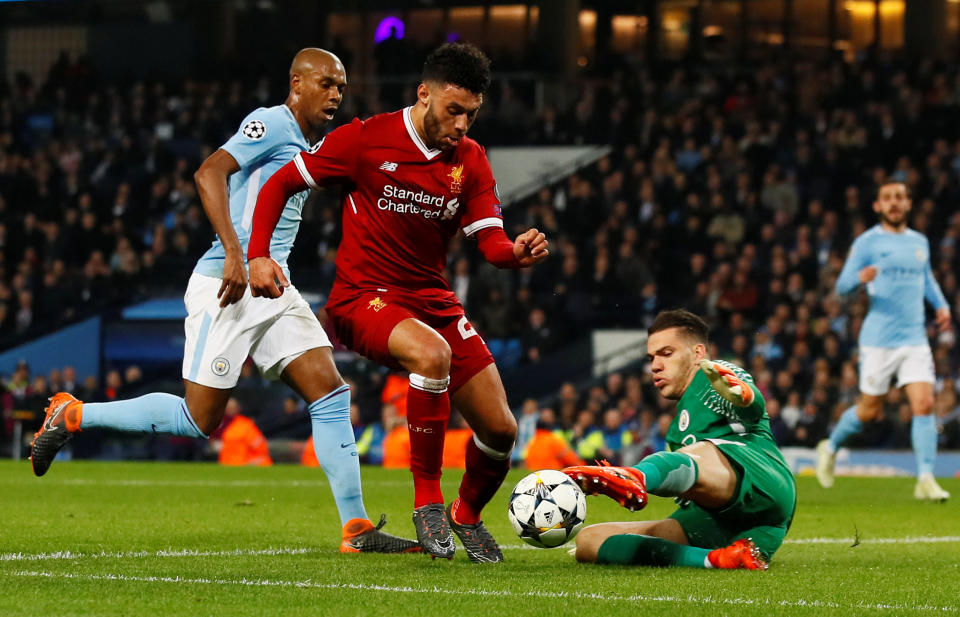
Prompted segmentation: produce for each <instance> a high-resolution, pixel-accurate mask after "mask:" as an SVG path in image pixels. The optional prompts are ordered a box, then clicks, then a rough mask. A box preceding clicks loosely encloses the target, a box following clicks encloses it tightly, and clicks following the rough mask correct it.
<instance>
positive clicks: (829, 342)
mask: <svg viewBox="0 0 960 617" xmlns="http://www.w3.org/2000/svg"><path fill="white" fill-rule="evenodd" d="M618 66H622V67H625V68H622V69H620V70H618V71H617V72H616V73H615V74H614V76H613V77H612V78H609V79H600V80H597V79H584V80H583V81H581V82H580V83H579V84H578V86H579V96H578V97H577V100H576V101H575V102H574V103H573V104H572V105H571V106H570V107H569V108H567V109H554V108H552V107H545V108H544V109H543V110H541V111H540V112H534V111H533V110H532V106H531V104H530V103H529V102H528V101H525V100H521V99H520V98H518V97H516V96H513V95H512V94H510V93H511V90H510V88H509V85H508V84H506V83H504V82H498V83H497V84H495V87H494V92H493V96H492V97H491V100H490V101H489V102H488V103H487V104H486V107H485V109H484V111H483V113H482V115H481V118H480V120H479V122H478V125H477V129H478V130H477V131H476V133H477V138H478V139H479V140H481V142H482V143H484V144H485V145H487V146H496V145H498V144H504V143H510V144H515V143H524V144H584V143H604V144H612V145H613V146H614V150H613V152H612V153H611V154H610V155H609V156H606V157H604V158H602V159H600V160H599V161H598V162H597V163H596V164H594V165H592V166H590V167H588V168H586V169H584V170H581V171H580V172H577V173H575V174H573V175H571V176H569V177H567V178H566V179H564V180H563V181H562V182H560V183H558V184H555V185H553V186H549V187H546V188H544V189H543V190H541V191H540V192H539V193H538V194H537V195H536V196H535V197H533V198H530V199H527V200H525V201H522V202H520V203H516V204H511V205H510V206H509V207H507V208H505V210H504V215H505V219H506V226H507V228H508V232H513V231H514V230H522V229H526V228H527V227H530V226H535V227H537V228H538V229H540V230H541V231H544V232H545V233H546V234H547V236H548V237H549V238H550V241H551V243H552V247H551V250H552V253H553V256H552V257H551V258H550V260H548V262H547V263H546V264H544V265H543V266H541V267H539V268H537V269H534V270H532V271H521V272H504V271H498V270H496V269H495V268H493V267H492V266H489V265H487V264H485V263H483V262H482V258H481V257H480V255H479V254H478V252H477V251H476V250H474V249H473V248H471V247H468V246H466V244H467V243H466V242H461V241H457V242H455V243H454V245H453V247H452V252H451V254H450V258H449V264H450V268H449V269H450V280H451V284H452V285H454V286H455V287H456V289H457V292H458V294H460V297H461V298H463V299H464V300H465V304H466V307H467V311H468V314H470V315H471V318H472V320H473V322H474V323H475V325H476V327H477V329H478V330H479V331H480V332H481V333H482V334H483V335H484V336H485V338H487V339H489V340H490V342H491V347H492V348H494V349H495V350H497V351H498V356H499V357H500V359H501V362H502V363H503V364H504V368H505V370H504V373H505V381H508V382H509V381H510V378H511V373H515V372H523V371H531V372H533V371H536V368H537V365H541V364H543V363H548V362H549V361H550V358H551V357H552V356H553V355H554V354H557V353H563V352H564V350H565V349H568V346H569V345H571V344H574V343H577V342H580V341H582V339H583V336H584V335H585V334H586V332H587V331H589V330H591V329H596V328H640V329H642V328H644V327H646V326H647V325H648V324H649V323H650V321H651V319H652V318H653V316H654V315H655V314H656V312H657V311H658V310H660V309H663V308H670V307H680V306H683V307H686V308H689V309H691V310H693V311H695V312H697V313H699V314H702V315H704V316H706V317H707V318H708V319H709V321H710V322H711V324H712V326H713V340H714V343H715V349H714V350H713V352H712V355H713V356H714V357H718V358H725V359H729V360H731V361H733V362H736V363H738V364H741V365H743V366H744V367H747V368H748V370H750V371H751V372H752V373H753V375H754V376H755V378H756V380H757V383H758V385H759V387H760V389H761V390H762V391H763V392H764V394H765V396H766V398H767V400H768V406H769V409H770V415H771V419H772V424H773V427H774V432H775V434H776V436H777V439H778V440H779V441H780V442H781V443H782V444H783V445H804V446H811V445H814V444H815V443H816V441H817V440H819V439H820V438H822V437H823V436H824V435H825V433H826V431H827V429H828V427H829V426H830V425H831V423H832V422H833V420H834V419H835V418H836V416H837V414H838V413H839V411H842V410H843V409H844V408H845V407H846V406H848V405H849V403H850V402H851V401H852V400H853V398H854V397H855V395H856V392H857V383H856V375H855V368H856V336H857V333H858V331H859V328H860V325H861V323H862V319H863V315H864V314H865V310H866V301H865V298H864V297H855V298H853V299H852V300H850V301H845V300H841V299H838V298H836V297H835V296H834V295H833V294H832V288H833V283H834V280H835V278H836V276H837V274H838V272H839V269H840V266H841V264H842V262H843V258H844V256H845V254H846V251H847V249H848V247H849V244H850V242H851V240H852V238H853V237H855V236H856V235H857V234H859V233H861V232H862V231H864V230H865V229H866V228H867V227H869V226H871V225H872V224H873V222H874V215H873V213H872V210H871V202H872V198H873V195H874V191H875V188H876V186H877V185H878V183H879V182H881V181H883V180H885V179H889V178H892V179H896V180H900V181H904V182H906V183H907V184H908V185H909V187H910V190H911V191H912V193H913V200H914V201H913V203H914V213H913V215H912V219H911V226H912V227H914V228H915V229H917V230H919V231H921V232H923V233H924V234H926V235H927V236H928V237H929V239H930V246H931V251H932V254H931V261H932V264H933V266H934V270H935V275H936V278H937V279H938V281H939V282H940V285H941V286H942V288H943V291H944V293H945V295H946V296H947V298H948V300H949V301H950V303H951V307H952V308H953V314H954V315H956V314H957V310H958V308H960V306H958V301H960V289H958V284H957V277H956V274H955V273H956V271H957V266H958V265H960V264H958V260H960V251H958V247H957V243H958V241H960V213H958V212H957V209H956V205H955V204H956V203H957V202H958V198H960V134H958V128H957V125H956V122H950V121H949V120H950V118H951V117H955V116H956V113H957V111H958V107H960V75H958V74H960V71H958V66H957V65H955V64H940V63H936V62H933V61H923V62H920V63H918V64H911V65H906V64H903V65H901V64H896V63H892V62H891V63H882V64H881V63H867V62H863V63H854V64H846V63H840V62H825V63H817V62H811V61H794V62H769V63H765V64H757V65H750V66H740V67H737V68H734V67H733V66H732V65H729V64H726V65H723V66H722V67H716V68H714V67H711V66H710V65H702V66H698V67H695V68H694V67H689V66H683V65H677V66H672V67H663V66H662V67H661V68H659V69H657V70H651V69H648V68H646V67H643V66H631V65H628V64H627V63H626V62H624V63H620V64H618ZM879 75H883V76H884V77H883V79H880V78H879V77H878V76H879ZM55 76H56V79H54V77H55ZM251 85H254V84H247V83H241V82H239V81H236V82H217V81H210V82H199V81H192V80H185V81H182V82H180V83H163V82H151V81H142V82H136V83H132V84H119V83H108V82H105V81H103V80H100V79H98V78H97V77H96V70H95V68H94V67H91V66H87V65H84V64H83V63H81V62H77V63H74V64H69V65H66V66H60V65H58V66H55V67H53V68H52V69H51V80H50V81H49V82H48V83H47V84H31V83H28V82H24V81H20V82H17V83H14V84H12V85H11V86H10V87H9V88H6V89H3V88H0V92H3V94H2V96H0V350H3V349H9V348H11V347H13V346H15V345H18V344H21V343H23V342H26V341H30V340H34V339H35V338H36V337H37V336H39V335H41V334H43V333H47V332H51V331H54V330H56V329H58V328H60V327H62V326H63V325H65V324H69V323H74V322H76V321H78V320H80V319H81V318H83V317H87V316H91V315H102V316H105V317H107V318H116V317H118V316H119V313H120V309H122V308H123V307H124V306H128V305H129V304H131V303H132V302H134V301H135V300H142V299H148V298H151V297H155V296H160V295H165V294H166V295H169V294H171V293H172V294H173V295H176V294H178V293H182V290H183V288H184V287H185V284H186V280H187V277H188V275H189V272H190V270H191V269H192V267H193V264H194V263H195V261H196V259H197V258H198V257H199V255H200V254H201V253H202V252H203V250H204V249H205V247H206V246H207V243H208V242H209V241H210V239H211V237H212V235H211V231H210V227H209V225H208V224H207V222H206V220H205V218H204V215H203V213H202V210H201V208H200V204H199V201H198V198H197V196H196V191H195V188H194V185H193V180H192V174H193V171H194V170H195V168H196V167H197V165H198V163H199V161H200V160H201V159H202V158H203V157H204V156H205V155H206V154H208V153H209V152H211V151H212V149H214V148H216V147H217V146H218V145H219V144H220V143H222V142H223V141H224V140H225V139H226V137H227V136H228V135H229V134H231V133H232V132H233V131H235V130H236V127H237V124H238V122H239V121H240V119H241V118H242V117H243V115H244V114H245V113H246V112H247V111H248V110H249V109H251V108H253V107H256V106H258V105H260V104H263V103H264V102H270V103H272V102H277V101H279V100H280V98H281V94H280V92H279V91H277V92H268V91H267V90H265V87H264V86H263V82H260V83H259V86H260V87H259V88H255V87H250V86H251ZM347 101H348V103H349V105H348V107H349V108H345V109H343V110H341V112H340V113H339V115H338V118H337V122H345V121H347V120H349V119H350V117H351V116H352V115H353V114H364V113H366V112H367V110H373V109H377V108H379V107H380V105H379V104H378V103H376V102H371V101H366V100H364V101H353V102H351V101H350V95H349V94H348V95H347ZM335 197H336V196H335V195H332V194H324V195H320V196H316V197H314V198H312V200H311V205H310V207H308V209H307V212H306V215H305V221H304V224H303V226H302V231H301V235H300V238H298V242H297V247H298V248H297V250H295V252H294V256H293V259H292V263H291V269H292V271H293V276H294V279H295V280H296V281H297V284H298V287H300V288H301V289H304V290H307V291H311V292H314V293H317V294H320V295H321V296H322V294H323V293H324V292H325V290H326V289H327V288H328V287H329V285H330V283H331V281H332V259H333V257H334V256H335V248H336V242H337V238H338V227H339V222H338V215H337V204H336V199H335ZM930 334H931V337H933V342H934V355H935V360H936V372H937V376H938V382H937V393H938V394H937V403H936V405H937V407H936V409H937V414H938V417H939V421H940V423H941V424H942V426H943V431H942V432H941V447H942V448H957V447H960V406H958V404H957V400H956V398H957V397H956V387H957V385H958V384H957V375H958V370H960V357H958V347H957V346H956V345H955V344H954V335H953V334H951V333H947V334H944V335H940V336H935V335H934V333H933V332H932V331H931V333H930ZM116 368H118V369H119V368H123V369H125V368H126V366H123V367H116ZM111 374H112V373H111V372H105V375H107V377H105V383H104V384H97V383H91V384H87V385H86V388H81V389H79V390H78V391H80V392H83V393H84V395H85V396H93V397H94V398H98V399H99V398H100V397H102V396H103V395H104V393H105V392H106V391H107V390H109V389H111V388H113V389H116V388H117V387H126V385H125V384H126V382H125V381H124V379H123V378H122V377H120V376H119V375H117V376H116V377H114V378H112V379H113V380H114V382H115V383H113V385H111V384H110V383H107V382H106V380H109V379H111V378H110V377H109V376H110V375H111ZM518 374H522V373H518ZM538 374H547V372H545V371H541V372H540V373H538ZM169 376H170V377H175V376H176V375H175V373H174V374H171V375H169ZM84 377H86V376H85V375H80V376H79V378H80V380H81V381H83V378H84ZM589 377H590V372H589V370H585V371H584V372H583V373H582V374H581V375H579V376H578V377H575V378H571V379H572V380H573V381H576V382H578V383H579V382H586V381H585V380H588V378H589ZM379 378H380V377H376V376H375V377H373V378H370V377H369V375H368V376H366V377H364V379H363V380H362V381H361V382H360V383H359V385H358V389H359V390H360V391H361V392H360V396H359V398H360V399H363V400H367V399H368V400H369V401H372V402H370V403H369V404H368V403H364V404H365V412H366V415H367V417H375V416H378V415H379V407H378V405H379V391H372V392H363V390H364V389H365V388H366V389H374V390H375V389H376V388H377V387H378V385H377V384H378V382H377V379H379ZM117 379H119V380H120V381H119V382H118V383H117V382H116V380H117ZM61 381H62V379H61V376H59V375H52V374H51V375H48V376H42V375H31V374H29V372H27V370H26V369H23V368H21V369H18V370H16V371H14V372H12V373H11V374H6V375H3V383H4V392H3V402H2V405H3V410H4V418H5V422H4V423H2V424H0V427H2V430H3V431H4V432H5V433H6V434H7V435H9V431H10V430H11V427H12V412H13V410H19V409H38V408H40V407H42V405H43V398H44V396H45V393H46V391H47V390H49V389H55V387H56V386H55V385H54V384H53V383H52V382H61ZM518 381H519V380H518ZM586 383H588V382H586ZM118 384H119V385H118ZM617 384H619V385H617ZM544 385H545V386H549V387H548V388H547V390H553V391H556V392H560V394H559V395H557V397H555V398H556V400H553V398H551V397H549V396H546V397H544V398H543V400H542V403H543V404H550V405H551V406H554V407H555V409H556V411H557V417H558V418H559V419H560V422H561V423H563V428H564V429H566V430H569V431H580V432H581V433H582V432H583V427H589V426H598V425H600V423H601V422H602V415H603V413H604V412H605V411H606V410H608V409H610V408H616V409H619V410H620V413H621V415H622V417H623V420H624V423H625V425H626V426H627V427H628V428H629V430H631V431H634V432H635V433H636V437H637V440H639V441H640V442H644V443H645V442H646V441H647V440H651V439H653V438H654V437H655V436H656V435H657V428H656V426H657V421H656V419H657V416H658V415H660V414H662V413H669V409H668V407H665V406H664V404H663V403H662V402H661V401H660V400H659V399H658V397H657V396H655V395H654V394H655V393H654V392H653V390H652V387H651V384H650V380H649V377H648V376H647V375H645V373H644V372H643V371H642V370H631V371H629V372H627V373H626V374H623V375H620V377H614V376H608V377H607V378H606V379H605V380H603V383H602V384H600V385H597V386H595V387H582V388H581V389H579V390H577V389H575V388H573V387H572V386H564V387H563V388H562V389H561V388H560V384H559V382H558V383H555V384H549V383H547V384H544ZM547 390H544V391H547ZM508 393H510V392H508ZM524 394H526V392H521V393H519V394H518V393H517V392H514V393H512V397H513V400H512V403H513V404H514V405H516V406H519V405H520V404H521V400H522V396H523V395H524ZM540 394H543V392H541V393H540ZM281 400H282V399H279V398H278V399H277V401H278V404H279V401H281ZM887 407H888V408H887V413H886V420H885V422H884V424H885V426H883V427H879V428H877V430H876V431H873V432H870V433H867V434H865V435H863V436H862V437H861V438H860V439H861V442H860V443H861V444H862V445H872V446H875V447H905V446H906V445H909V444H908V442H909V413H907V414H906V415H904V414H903V410H904V407H905V402H904V401H903V400H902V398H900V397H899V395H898V394H895V393H892V394H891V395H890V396H889V397H888V406H887ZM584 411H586V412H588V413H587V414H583V413H581V412H584ZM580 416H583V417H580ZM7 440H8V438H7V437H4V438H3V442H4V443H6V442H7Z"/></svg>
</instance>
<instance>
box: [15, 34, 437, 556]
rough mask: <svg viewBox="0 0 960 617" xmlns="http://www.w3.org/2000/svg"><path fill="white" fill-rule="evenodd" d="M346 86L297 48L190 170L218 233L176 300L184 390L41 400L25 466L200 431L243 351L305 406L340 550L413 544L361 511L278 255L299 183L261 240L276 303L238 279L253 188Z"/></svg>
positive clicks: (343, 400) (310, 335) (326, 383)
mask: <svg viewBox="0 0 960 617" xmlns="http://www.w3.org/2000/svg"><path fill="white" fill-rule="evenodd" d="M346 85H347V78H346V72H345V71H344V68H343V65H342V64H341V63H340V60H339V59H338V58H337V57H336V56H335V55H333V54H331V53H329V52H326V51H324V50H321V49H315V48H308V49H304V50H302V51H300V52H299V53H298V54H297V55H296V57H295V58H294V60H293V63H292V65H291V67H290V93H289V96H288V97H287V100H286V102H285V103H284V104H283V105H277V106H275V107H261V108H259V109H257V110H255V111H254V112H253V113H251V114H250V115H248V116H247V117H246V118H244V120H243V122H242V124H241V126H240V130H239V131H237V133H236V134H234V135H233V137H231V138H230V139H229V140H228V141H227V142H226V143H225V144H223V146H222V147H221V148H220V149H219V150H217V151H216V152H214V153H213V154H212V155H210V157H209V158H207V160H206V161H204V162H203V165H201V166H200V169H199V170H198V171H197V173H196V174H195V176H194V177H195V179H196V181H197V187H198V191H199V194H200V199H201V201H202V202H203V208H204V211H205V212H206V214H207V217H208V218H209V219H210V222H211V224H212V225H213V228H214V231H216V233H217V236H218V238H217V239H216V240H215V241H214V243H213V246H212V247H211V248H210V249H209V250H208V251H207V252H206V254H204V255H203V257H201V258H200V261H199V262H197V265H196V267H195V268H194V271H193V275H192V276H191V277H190V282H189V283H188V285H187V292H186V294H185V295H184V302H185V304H186V307H187V313H188V316H187V319H186V322H185V323H184V329H185V331H186V343H185V349H184V356H183V380H184V385H185V389H186V395H185V396H184V398H180V397H178V396H174V395H172V394H166V393H160V392H155V393H152V394H147V395H145V396H141V397H139V398H136V399H131V400H127V401H115V402H111V403H83V402H81V401H78V400H77V399H76V398H74V397H73V396H71V395H70V394H68V393H66V392H60V393H57V394H56V395H55V396H54V397H52V398H51V402H50V406H49V407H48V408H47V410H46V411H47V416H46V419H45V421H44V424H43V427H42V428H41V429H40V431H39V432H38V433H37V435H36V437H35V438H34V442H33V448H32V452H31V460H32V462H33V471H34V473H35V474H36V475H38V476H42V475H43V474H44V473H46V471H47V469H48V468H49V466H50V464H51V462H52V461H53V458H54V456H55V455H56V453H57V452H58V451H59V450H60V448H62V447H63V445H64V444H65V443H66V442H67V441H68V440H69V439H70V437H71V435H72V434H74V433H76V432H77V431H80V430H86V429H92V428H110V429H113V430H118V431H127V432H137V433H167V434H172V435H181V436H186V437H195V438H201V439H203V438H206V437H207V436H208V435H209V434H210V433H211V432H212V431H214V430H215V429H216V428H217V427H218V426H219V425H220V422H221V420H222V419H223V415H224V409H225V407H226V404H227V401H228V399H229V397H230V392H231V391H232V389H233V388H234V387H235V386H236V385H237V380H238V378H239V376H240V369H241V367H242V366H243V363H244V361H245V360H246V358H247V356H248V355H249V356H250V357H252V359H253V361H254V363H255V364H256V365H257V367H258V368H259V369H260V371H261V372H262V373H263V374H264V375H265V376H267V377H269V378H272V379H276V378H277V377H280V378H281V379H283V380H284V382H286V383H287V384H288V385H289V386H290V387H291V388H293V390H295V391H296V392H297V394H299V395H300V396H301V397H303V399H304V400H305V401H306V403H307V404H308V410H309V412H310V417H311V421H312V424H313V443H314V448H315V450H316V454H317V459H318V460H319V461H320V465H321V466H322V467H323V470H324V471H325V472H326V474H327V478H328V479H329V481H330V486H331V488H332V489H333V496H334V500H335V501H336V504H337V509H338V510H339V512H340V518H341V525H342V526H343V540H342V542H341V545H340V550H341V552H349V553H357V552H390V553H395V552H419V551H420V545H419V544H418V543H417V542H414V541H411V540H404V539H402V538H397V537H395V536H391V535H389V534H386V533H384V532H382V531H380V527H382V524H383V521H382V520H381V524H380V525H379V526H377V527H374V526H373V524H372V523H371V522H370V521H369V519H368V518H367V513H366V511H365V509H364V506H363V496H362V494H361V489H360V464H359V458H358V456H357V447H356V443H355V442H354V436H353V428H352V426H351V424H350V388H349V386H348V385H347V384H346V383H344V381H343V379H342V378H341V377H340V373H339V372H338V371H337V367H336V365H335V364H334V362H333V352H332V348H331V345H330V341H329V339H328V338H327V335H326V333H325V332H324V330H323V328H322V327H321V326H320V323H319V322H318V321H317V319H316V316H315V315H314V314H313V311H311V309H310V306H309V305H308V304H307V302H306V301H305V300H304V299H303V298H302V297H301V296H300V293H299V292H298V291H297V289H296V288H295V287H293V286H292V285H290V282H289V280H288V279H289V276H290V272H289V270H288V269H287V264H286V261H287V257H288V256H289V254H290V249H291V248H292V247H293V241H294V239H295V238H296V235H297V231H298V229H299V227H300V220H301V216H300V214H301V210H302V208H303V202H304V201H305V200H306V197H307V192H306V191H304V192H302V193H299V194H297V195H294V196H293V197H291V198H290V200H289V201H287V203H286V206H285V208H284V210H283V214H282V217H281V220H280V223H279V225H277V228H276V231H275V233H274V234H273V237H272V239H271V244H270V249H271V250H270V254H271V255H272V256H273V258H274V259H275V260H276V261H277V263H278V265H279V266H280V267H281V269H282V271H283V274H282V277H283V278H282V280H280V281H279V283H280V285H281V288H282V289H283V293H282V297H281V298H280V300H279V301H277V300H271V299H269V298H254V297H252V296H251V294H250V290H249V288H248V286H247V264H246V254H247V243H248V241H249V238H250V224H251V220H252V218H253V209H254V206H255V205H256V202H257V193H259V191H260V187H261V186H263V184H264V183H265V182H266V181H267V179H268V178H269V177H270V176H271V175H272V174H273V173H274V172H275V171H276V170H277V169H279V168H280V167H281V166H282V165H284V164H285V163H287V162H288V161H290V160H291V159H293V157H294V156H295V155H296V154H297V153H299V152H300V151H302V150H307V149H309V147H310V144H311V143H316V142H318V141H320V139H321V137H322V136H323V127H324V125H325V124H326V123H327V122H328V121H329V120H330V119H332V118H333V115H334V113H335V112H336V111H337V108H338V107H339V105H340V101H341V99H342V96H343V89H344V88H345V87H346Z"/></svg>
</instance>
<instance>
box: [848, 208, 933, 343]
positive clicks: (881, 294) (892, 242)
mask: <svg viewBox="0 0 960 617" xmlns="http://www.w3.org/2000/svg"><path fill="white" fill-rule="evenodd" d="M867 266H876V268H877V276H876V278H874V279H873V280H872V281H871V282H869V283H867V294H868V295H869V296H870V310H869V312H868V313H867V317H866V319H864V321H863V327H862V328H861V329H860V341H859V342H860V346H861V347H903V346H905V345H925V344H927V334H926V330H925V328H924V307H923V299H924V298H926V299H927V301H929V302H930V304H931V305H933V307H934V308H935V309H940V308H946V307H947V300H946V298H944V296H943V292H942V291H940V286H939V285H937V281H936V280H935V279H934V278H933V269H932V268H931V267H930V243H929V242H928V241H927V238H926V237H925V236H924V235H923V234H921V233H919V232H917V231H914V230H912V229H907V230H906V231H904V232H903V233H894V232H890V231H886V230H884V229H883V227H882V226H881V225H879V224H877V225H875V226H874V227H872V228H870V229H869V230H868V231H866V232H864V233H863V234H861V235H860V236H859V237H858V238H857V239H856V240H854V242H853V246H852V247H851V248H850V255H848V256H847V261H846V263H844V264H843V270H842V271H841V272H840V277H839V278H838V279H837V293H838V294H841V295H843V294H848V293H850V292H852V291H853V290H855V289H856V288H857V287H858V286H859V285H860V279H859V274H860V270H862V269H863V268H866V267H867Z"/></svg>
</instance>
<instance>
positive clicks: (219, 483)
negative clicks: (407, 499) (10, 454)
mask: <svg viewBox="0 0 960 617" xmlns="http://www.w3.org/2000/svg"><path fill="white" fill-rule="evenodd" d="M42 482H43V483H44V484H56V485H58V486H134V487H139V486H174V487H177V486H181V487H191V486H195V487H204V488H206V487H211V488H219V487H238V488H246V487H260V486H265V487H283V488H286V487H290V488H301V487H310V488H312V487H324V488H325V487H327V486H330V483H329V482H327V481H326V480H325V479H318V480H280V481H273V480H121V479H117V480H90V479H87V478H68V479H65V480H49V481H48V480H43V481H42ZM3 484H38V483H37V482H36V481H35V480H33V479H32V478H31V479H28V480H27V481H25V482H21V481H16V482H0V485H3ZM363 485H364V486H403V487H407V486H410V482H409V481H407V480H365V481H364V482H363Z"/></svg>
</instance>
